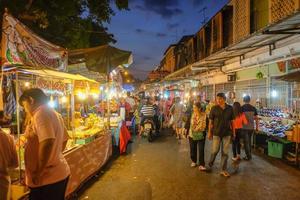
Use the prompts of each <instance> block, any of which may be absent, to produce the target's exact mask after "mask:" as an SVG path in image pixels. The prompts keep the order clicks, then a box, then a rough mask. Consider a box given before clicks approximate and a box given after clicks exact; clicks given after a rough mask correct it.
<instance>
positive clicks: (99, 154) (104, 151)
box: [64, 134, 112, 196]
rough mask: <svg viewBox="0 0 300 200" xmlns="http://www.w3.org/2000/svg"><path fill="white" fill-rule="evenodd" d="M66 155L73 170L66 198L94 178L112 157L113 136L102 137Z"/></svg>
mask: <svg viewBox="0 0 300 200" xmlns="http://www.w3.org/2000/svg"><path fill="white" fill-rule="evenodd" d="M64 155H65V158H66V160H67V162H68V164H69V166H70V170H71V176H70V179H69V183H68V186H67V191H66V196H70V195H71V194H72V193H73V192H74V191H76V189H78V188H79V187H80V186H81V185H82V184H83V183H84V182H85V181H86V180H87V179H88V178H89V177H91V176H93V175H94V174H95V173H96V172H97V171H98V170H99V169H100V168H101V167H102V166H103V165H104V164H105V163H106V162H107V160H108V159H109V158H110V156H111V155H112V141H111V134H105V135H102V136H100V137H99V138H96V139H95V140H94V141H93V142H91V143H88V144H86V145H82V146H79V147H78V148H75V149H73V150H71V151H68V152H66V153H65V154H64Z"/></svg>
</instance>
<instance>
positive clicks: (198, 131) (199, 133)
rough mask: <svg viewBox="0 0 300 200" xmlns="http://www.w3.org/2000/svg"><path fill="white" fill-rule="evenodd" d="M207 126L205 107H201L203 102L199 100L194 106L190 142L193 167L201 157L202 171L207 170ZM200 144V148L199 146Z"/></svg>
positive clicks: (200, 167) (200, 166) (200, 165)
mask: <svg viewBox="0 0 300 200" xmlns="http://www.w3.org/2000/svg"><path fill="white" fill-rule="evenodd" d="M205 128H206V114H205V110H204V108H202V107H201V103H199V102H198V103H196V104H194V106H193V114H192V118H191V128H190V131H189V142H190V155H191V160H192V164H191V167H196V166H197V160H198V159H199V170H200V171H205V170H206V168H205V162H204V146H205ZM198 146H199V148H197V147H198ZM197 149H198V151H197ZM197 155H198V156H197Z"/></svg>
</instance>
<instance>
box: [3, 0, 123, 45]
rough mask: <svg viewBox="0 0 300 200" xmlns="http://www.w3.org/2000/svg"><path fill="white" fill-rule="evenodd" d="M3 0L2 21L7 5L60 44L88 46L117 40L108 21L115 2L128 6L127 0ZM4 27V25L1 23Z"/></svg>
mask: <svg viewBox="0 0 300 200" xmlns="http://www.w3.org/2000/svg"><path fill="white" fill-rule="evenodd" d="M112 1H113V0H0V14H1V17H0V20H1V21H0V23H1V24H0V25H2V17H3V13H4V10H5V8H8V10H9V13H11V14H12V15H13V16H14V17H16V18H17V19H19V20H20V21H21V22H22V23H24V24H26V25H27V26H28V27H29V28H30V29H32V30H33V31H34V32H35V33H36V34H38V35H40V36H41V37H43V38H45V39H46V40H48V41H50V42H52V43H55V44H57V45H60V46H63V47H67V48H70V49H73V48H85V47H92V46H98V45H103V44H107V43H110V42H113V43H114V42H116V41H115V40H114V37H113V34H110V33H108V30H107V28H105V24H106V23H109V22H110V18H111V16H112V15H114V11H113V9H112V7H111V6H112V4H113V3H115V5H116V8H117V9H119V10H124V9H128V0H115V1H114V2H112ZM1 27H2V26H1Z"/></svg>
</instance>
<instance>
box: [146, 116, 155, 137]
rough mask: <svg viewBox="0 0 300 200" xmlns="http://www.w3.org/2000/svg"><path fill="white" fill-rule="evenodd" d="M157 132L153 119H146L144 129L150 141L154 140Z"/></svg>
mask: <svg viewBox="0 0 300 200" xmlns="http://www.w3.org/2000/svg"><path fill="white" fill-rule="evenodd" d="M154 134H155V124H154V121H153V120H152V119H146V120H145V122H144V131H143V135H145V136H146V137H147V139H148V142H152V141H153V139H154Z"/></svg>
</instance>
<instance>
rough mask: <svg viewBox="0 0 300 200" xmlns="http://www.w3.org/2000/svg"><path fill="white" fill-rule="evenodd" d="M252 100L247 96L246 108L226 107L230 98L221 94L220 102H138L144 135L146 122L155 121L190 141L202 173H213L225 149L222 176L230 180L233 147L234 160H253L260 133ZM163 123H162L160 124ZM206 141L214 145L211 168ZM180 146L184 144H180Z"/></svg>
mask: <svg viewBox="0 0 300 200" xmlns="http://www.w3.org/2000/svg"><path fill="white" fill-rule="evenodd" d="M250 100H251V99H250V96H248V95H247V96H244V97H243V102H244V105H241V104H240V103H239V102H234V103H233V104H232V105H229V104H227V103H226V95H225V94H224V93H218V94H217V95H216V101H215V102H213V101H208V100H206V101H203V100H201V97H196V98H190V100H189V101H188V102H182V101H181V98H180V97H175V98H173V100H172V99H171V98H169V99H163V98H162V99H160V98H158V97H155V98H150V97H147V98H145V99H144V100H143V99H142V100H141V101H137V102H138V104H139V106H137V110H136V112H135V113H136V115H135V116H136V118H140V119H141V120H140V124H139V127H140V129H139V130H140V134H142V131H143V121H144V120H145V119H147V118H152V119H154V121H155V122H156V123H157V124H158V125H160V124H161V125H162V126H163V127H171V128H172V129H173V131H174V133H175V135H176V138H177V139H178V141H180V140H181V139H183V138H187V139H188V140H189V144H190V157H191V160H192V163H191V167H196V166H197V165H199V167H198V168H199V170H201V171H210V170H211V168H212V166H213V165H214V162H215V159H216V156H217V154H218V153H219V151H220V149H221V172H220V174H221V175H223V176H225V177H229V176H230V174H229V173H228V171H227V163H228V155H229V150H230V144H232V154H233V157H232V160H233V161H234V162H238V161H240V160H241V159H243V160H251V159H252V156H251V138H252V135H253V133H254V132H255V131H258V117H257V111H256V108H255V107H254V106H252V105H250ZM157 119H162V120H161V122H162V123H159V120H157ZM206 139H208V140H211V141H212V147H211V155H210V159H209V163H208V165H206V164H205V150H204V149H205V143H206ZM241 141H243V146H244V149H245V157H243V158H241ZM179 143H180V142H179Z"/></svg>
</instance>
